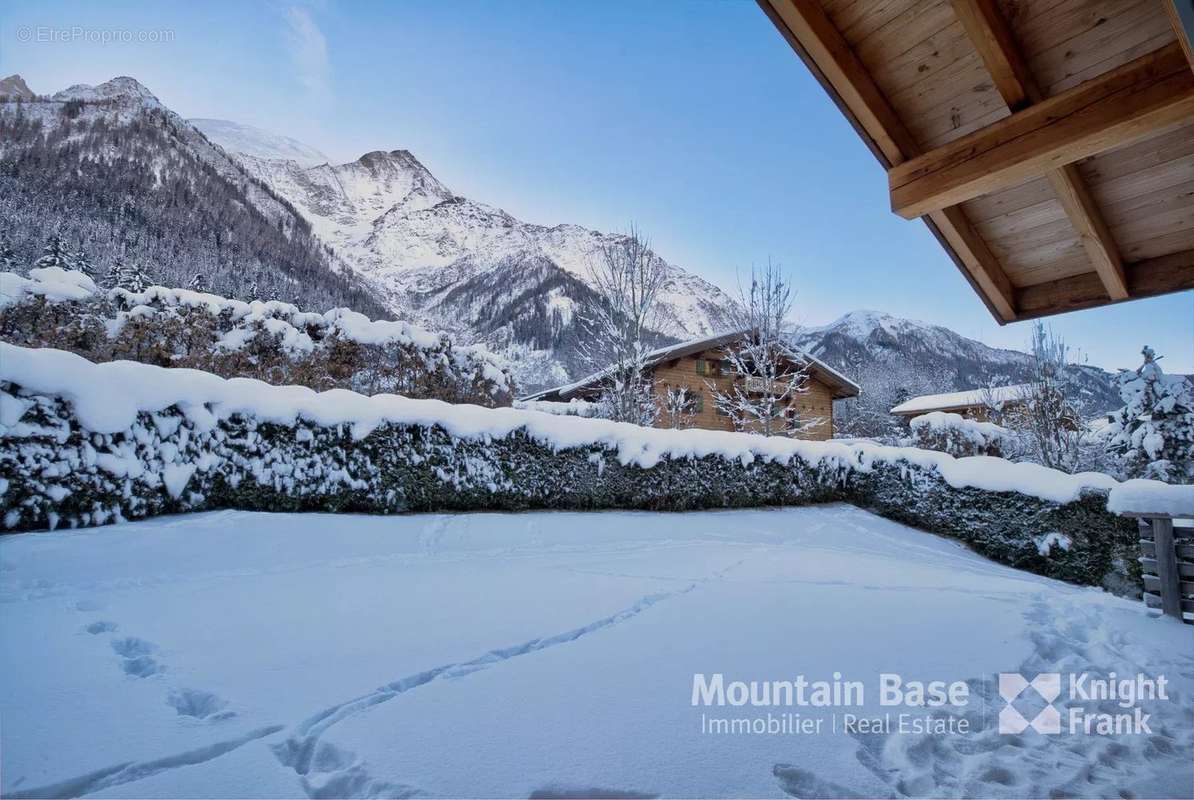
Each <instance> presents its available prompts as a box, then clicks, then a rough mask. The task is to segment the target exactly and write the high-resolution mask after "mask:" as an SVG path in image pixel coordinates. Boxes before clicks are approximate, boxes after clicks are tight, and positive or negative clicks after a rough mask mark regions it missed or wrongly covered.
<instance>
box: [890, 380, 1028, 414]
mask: <svg viewBox="0 0 1194 800" xmlns="http://www.w3.org/2000/svg"><path fill="white" fill-rule="evenodd" d="M1031 390H1032V384H1028V383H1020V384H1016V385H1014V386H995V387H992V388H989V389H965V390H963V391H960V392H946V393H945V394H926V395H921V396H920V397H910V398H908V399H907V400H905V401H904V402H902V403H900V404H899V405H897V406H895V407H894V408H892V409H891V413H892V414H893V415H895V416H897V417H902V418H903V419H905V420H910V419H912V418H913V417H919V416H920V415H921V414H928V413H930V412H932V411H944V412H946V413H949V414H960V415H962V416H963V417H966V418H968V419H975V420H979V421H980V422H992V421H993V420H992V419H991V410H992V407H995V408H998V409H999V411H1001V412H1006V411H1011V410H1012V409H1015V408H1017V407H1022V406H1023V405H1024V401H1025V398H1026V397H1028V394H1029V392H1030V391H1031Z"/></svg>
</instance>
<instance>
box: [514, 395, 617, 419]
mask: <svg viewBox="0 0 1194 800" xmlns="http://www.w3.org/2000/svg"><path fill="white" fill-rule="evenodd" d="M514 407H515V408H519V409H522V410H524V411H542V412H543V413H544V414H558V415H559V416H561V417H596V416H599V414H598V412H599V411H600V410H601V405H600V404H599V403H592V402H589V401H588V400H577V399H576V398H573V399H571V400H569V401H568V402H567V403H558V402H555V401H553V400H515V401H514Z"/></svg>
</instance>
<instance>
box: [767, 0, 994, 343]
mask: <svg viewBox="0 0 1194 800" xmlns="http://www.w3.org/2000/svg"><path fill="white" fill-rule="evenodd" d="M759 3H760V6H761V7H762V8H763V10H764V11H765V12H766V13H767V15H768V16H769V17H771V20H772V22H773V23H775V25H776V27H777V28H779V30H780V32H781V33H783V34H784V36H785V38H786V39H787V40H788V42H789V44H791V45H792V47H793V48H794V49H795V50H796V51H797V53H799V54H800V55H801V57H802V58H803V59H804V61H805V63H806V64H807V65H808V66H809V68H810V69H812V70H813V74H814V75H816V76H817V78H818V80H820V81H821V82H822V85H826V87H827V88H828V89H830V93H831V96H833V97H834V98H835V99H838V100H839V103H840V105H841V106H842V110H843V112H844V113H846V116H847V118H848V119H849V120H850V122H851V123H852V124H853V125H854V127H855V129H856V130H858V131H859V133H860V134H861V135H862V136H863V138H864V139H865V140H866V141H867V143H868V144H869V145H870V146H871V150H872V152H874V153H875V155H876V156H877V157H878V158H879V161H880V163H882V164H883V166H884V167H886V168H888V169H890V168H892V167H895V166H898V165H900V164H903V163H904V162H905V161H907V160H908V159H909V158H914V157H915V156H917V155H918V154H919V153H920V147H919V145H917V143H916V140H915V139H914V138H913V137H912V135H911V134H910V133H909V132H908V130H907V128H905V127H904V124H903V123H902V122H901V121H900V118H899V116H898V115H897V114H896V113H895V111H894V110H892V108H891V106H890V105H889V104H888V102H887V100H886V98H884V96H883V93H882V92H881V91H879V88H878V87H877V86H876V85H875V83H874V81H873V80H871V77H870V75H868V74H867V71H866V69H865V68H864V67H863V65H862V64H861V63H860V62H859V61H858V58H857V57H856V56H855V55H854V53H853V51H852V50H851V49H850V46H849V45H848V44H847V43H846V41H845V40H844V39H843V38H842V36H841V34H840V33H838V31H837V29H836V28H835V27H834V26H833V23H832V22H830V21H829V18H828V17H826V16H825V12H824V10H823V9H822V8H821V6H820V4H819V3H817V2H816V0H786V2H783V3H782V4H778V7H777V6H776V5H773V4H771V3H770V2H768V0H759ZM805 42H807V43H808V45H807V49H806V47H805V45H804V44H803V43H805ZM926 223H927V224H928V225H929V228H930V230H932V231H933V233H934V234H935V235H936V236H937V237H938V238H939V239H942V240H944V241H945V242H946V244H947V246H948V249H949V250H950V252H951V253H953V254H954V255H955V257H956V260H957V261H958V265H959V267H960V268H961V269H962V272H963V274H964V275H965V276H966V277H967V279H968V280H969V281H970V282H971V284H972V285H974V286H975V288H976V289H977V290H978V291H979V294H980V296H981V297H982V298H983V300H984V301H985V302H986V304H987V307H988V308H989V309H990V310H991V312H992V314H994V315H995V317H996V319H998V320H1000V321H1001V322H1010V321H1012V320H1014V319H1015V318H1016V310H1015V304H1014V298H1013V290H1012V285H1011V281H1010V280H1008V277H1007V275H1006V274H1004V272H1003V269H1002V268H1001V267H1000V266H999V262H998V261H997V260H996V259H995V257H994V255H993V254H992V253H991V251H990V248H989V247H987V244H986V242H985V241H983V238H982V237H981V236H979V235H978V233H977V232H975V231H974V228H973V226H972V225H971V224H970V221H969V220H968V219H967V218H966V215H965V213H964V212H963V211H962V210H961V209H959V208H943V209H939V210H935V211H934V212H933V213H931V214H928V215H927V219H926Z"/></svg>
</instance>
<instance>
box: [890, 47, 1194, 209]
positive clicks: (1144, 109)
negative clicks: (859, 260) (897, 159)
mask: <svg viewBox="0 0 1194 800" xmlns="http://www.w3.org/2000/svg"><path fill="white" fill-rule="evenodd" d="M1192 115H1194V71H1191V70H1190V69H1189V67H1188V64H1187V63H1186V60H1185V55H1184V54H1183V53H1182V51H1181V49H1180V47H1179V46H1178V45H1177V43H1172V44H1170V45H1168V46H1166V47H1164V48H1162V49H1160V50H1158V51H1156V52H1154V53H1149V54H1148V55H1146V56H1143V57H1141V58H1139V59H1136V60H1135V61H1132V62H1130V63H1128V64H1125V65H1124V66H1123V67H1120V68H1118V69H1115V70H1112V71H1111V72H1109V73H1106V74H1105V75H1101V76H1099V77H1098V78H1094V79H1092V80H1090V81H1087V82H1086V83H1083V84H1081V85H1080V86H1076V87H1074V88H1073V89H1070V90H1069V91H1066V92H1063V93H1061V94H1059V95H1056V96H1054V97H1050V98H1048V99H1046V100H1043V101H1041V102H1040V103H1037V104H1035V105H1031V106H1029V107H1028V108H1026V109H1024V110H1023V111H1018V112H1016V113H1015V114H1013V115H1011V116H1010V117H1007V118H1006V119H1003V120H1000V121H999V122H996V123H994V124H992V125H988V126H987V127H986V128H983V129H982V130H979V131H975V132H974V133H972V134H969V135H967V136H963V137H962V138H960V139H957V140H955V141H953V142H950V143H949V144H947V145H943V146H941V147H939V148H937V149H936V150H932V151H930V152H928V153H924V154H922V155H920V156H917V157H916V158H914V159H910V160H909V161H906V162H904V163H903V164H899V165H896V166H894V167H892V168H891V169H890V170H889V171H888V177H889V183H890V187H891V198H892V209H893V210H894V211H895V212H896V213H897V214H899V215H900V216H903V217H905V218H908V219H913V218H915V217H918V216H922V215H924V214H926V213H929V212H931V211H936V210H939V209H942V208H946V207H948V206H952V205H957V204H958V203H960V202H964V201H966V200H969V199H972V198H974V197H977V196H979V195H983V194H988V193H990V192H994V191H998V190H1000V189H1005V188H1008V187H1011V186H1015V185H1016V184H1018V183H1021V182H1023V181H1025V180H1028V179H1030V178H1033V177H1036V176H1038V175H1043V174H1044V173H1045V172H1047V171H1048V170H1050V169H1056V168H1060V167H1062V166H1065V165H1066V164H1071V163H1073V162H1075V161H1078V160H1080V159H1083V158H1086V157H1088V156H1092V155H1095V154H1097V153H1100V152H1103V151H1104V150H1109V149H1111V148H1113V147H1118V146H1121V145H1125V144H1130V143H1131V142H1134V141H1136V140H1138V139H1141V138H1143V137H1145V136H1148V135H1150V134H1152V133H1156V132H1157V131H1160V130H1163V129H1165V128H1167V127H1169V126H1172V125H1176V124H1181V123H1183V122H1185V121H1186V120H1187V119H1188V118H1189V117H1190V116H1192Z"/></svg>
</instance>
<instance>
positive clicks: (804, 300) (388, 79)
mask: <svg viewBox="0 0 1194 800" xmlns="http://www.w3.org/2000/svg"><path fill="white" fill-rule="evenodd" d="M75 26H78V28H80V29H84V30H113V29H115V30H127V31H132V32H134V34H135V33H136V32H140V31H160V30H166V31H170V32H172V36H171V38H172V40H171V41H166V42H157V43H138V42H128V43H103V42H88V41H80V40H77V39H75V40H70V41H61V42H48V41H44V38H45V37H44V36H41V38H42V39H43V40H42V41H38V38H39V33H38V31H39V28H46V27H51V28H63V29H68V30H69V29H72V28H74V27H75ZM30 31H31V32H32V36H33V41H29V42H25V41H22V38H23V37H25V36H27V35H28V33H27V32H30ZM68 38H69V37H68ZM13 72H19V73H21V74H22V75H23V76H24V77H25V78H26V80H27V81H28V83H29V84H30V86H31V87H32V88H33V90H34V91H37V92H43V93H48V92H53V91H57V90H58V89H61V88H63V87H65V86H67V85H69V84H72V83H98V82H101V81H104V80H107V79H108V78H111V77H113V76H116V75H132V76H133V77H135V78H137V79H138V80H140V81H141V82H142V83H144V84H145V85H147V86H148V87H149V88H150V89H151V90H152V91H153V92H154V93H155V94H157V95H158V97H160V98H161V99H162V101H163V102H165V103H166V104H167V105H168V106H170V107H171V108H173V109H174V110H175V111H178V112H179V113H180V114H182V115H184V116H188V117H216V118H223V119H232V120H236V121H238V122H245V123H249V124H252V125H257V126H260V127H263V128H267V129H270V130H274V131H277V132H280V133H286V134H288V135H291V136H294V137H295V138H298V139H300V140H303V141H305V142H308V143H309V144H312V145H314V146H316V147H318V148H319V149H321V150H323V151H324V152H325V153H327V154H329V155H330V156H332V157H333V158H336V159H342V160H350V159H353V158H356V157H357V156H359V155H361V154H362V153H364V152H367V151H369V150H379V149H397V148H406V149H409V150H411V151H412V152H414V154H415V155H416V156H417V157H418V158H419V159H420V160H422V161H423V162H424V163H425V164H426V165H427V166H428V167H429V168H430V169H431V170H432V172H434V173H435V175H436V176H437V177H438V178H440V180H442V181H443V182H444V183H445V184H447V185H448V186H449V187H451V188H452V189H453V190H454V191H456V192H457V193H459V194H464V195H467V196H469V197H472V198H474V199H476V200H480V201H483V202H487V203H490V204H493V205H497V206H500V207H502V208H505V209H506V210H508V211H510V212H511V213H513V214H515V215H516V216H519V217H521V218H523V219H527V220H529V221H533V222H539V223H545V224H555V223H559V222H571V223H577V224H581V225H585V226H588V227H593V228H598V229H603V230H616V229H625V228H626V227H627V226H628V225H629V223H631V222H632V221H633V222H635V223H636V224H637V225H638V226H639V227H640V228H642V229H643V230H644V231H646V232H647V233H648V235H649V236H650V237H651V239H652V242H653V244H654V245H655V247H656V249H657V250H658V251H659V252H660V253H661V254H662V255H664V256H665V257H666V258H667V259H668V260H669V261H672V262H674V263H677V264H680V265H682V266H685V267H687V268H689V269H691V270H692V271H694V272H697V273H698V274H700V275H703V276H704V277H706V278H708V279H710V280H713V281H715V282H717V283H719V284H721V285H723V286H725V287H726V288H729V289H731V290H732V289H733V287H734V286H735V285H736V277H735V276H736V274H738V273H739V272H742V271H746V272H749V269H750V266H751V264H752V263H762V262H765V261H766V260H767V259H768V258H772V259H774V260H777V261H779V262H780V263H782V264H783V265H784V266H785V267H787V268H789V269H790V270H791V271H792V273H793V275H794V280H795V284H796V285H797V287H798V289H799V296H798V299H797V311H798V316H799V318H800V320H801V321H802V322H804V323H807V324H821V323H824V322H828V321H830V320H832V319H833V318H835V317H836V316H838V315H840V314H841V313H844V312H845V311H848V310H851V309H855V308H874V309H879V310H882V311H887V312H890V313H892V314H896V315H899V316H905V317H911V318H914V319H922V320H926V321H929V322H934V323H939V324H943V325H947V326H949V327H951V328H953V329H955V330H957V331H959V332H960V333H963V334H965V335H967V336H970V337H973V338H976V339H980V340H982V341H984V342H987V343H988V344H993V345H998V346H1005V347H1016V348H1021V349H1022V348H1023V347H1024V346H1025V343H1026V342H1027V340H1028V337H1029V330H1028V325H1027V324H1026V323H1021V324H1016V325H1009V326H1006V327H1002V328H1001V327H999V326H998V325H996V324H995V322H994V321H993V320H992V318H991V316H990V314H989V313H988V312H987V310H986V309H985V307H984V306H983V305H982V303H981V302H980V301H979V299H978V298H977V296H976V295H975V294H974V293H973V291H972V290H971V289H970V288H969V286H968V285H967V284H966V282H965V280H964V279H963V278H962V276H961V275H960V274H959V273H958V271H957V269H956V268H955V267H954V266H953V264H952V262H950V261H949V259H948V257H947V256H946V255H945V253H944V251H942V250H941V248H940V247H939V246H938V245H937V244H936V241H935V240H934V239H933V238H932V236H931V235H930V234H929V233H928V231H927V229H926V228H925V227H924V226H923V225H922V224H921V223H920V222H905V221H903V220H901V219H899V218H897V217H896V216H894V215H893V214H892V213H891V212H890V211H889V208H888V199H887V190H886V180H885V176H884V173H883V170H882V169H881V168H880V166H879V164H878V163H877V162H876V161H875V160H874V158H873V157H872V156H871V154H870V152H869V151H867V149H866V148H865V146H864V145H863V144H862V142H861V141H860V140H859V139H858V137H857V136H856V135H855V134H854V132H853V130H852V129H851V128H850V127H849V125H848V124H847V123H846V121H845V119H844V118H843V117H842V116H841V114H840V113H839V112H838V111H837V109H836V108H835V107H834V106H833V104H832V103H831V102H830V100H829V99H828V98H827V97H826V96H825V94H824V92H823V91H822V90H821V88H820V87H819V86H818V85H817V84H816V82H815V81H814V80H813V79H812V77H811V76H810V75H809V74H808V72H807V71H806V70H805V69H804V67H803V66H802V65H801V64H800V62H799V60H798V59H797V58H796V57H795V55H794V54H793V53H792V52H791V50H790V49H789V48H788V46H787V44H786V43H785V42H784V41H783V40H782V39H781V38H780V36H779V35H778V34H777V33H776V32H775V30H774V28H773V27H772V26H771V23H770V21H768V20H767V18H766V17H765V16H764V15H763V13H762V12H761V11H760V10H759V9H758V7H757V6H756V5H755V4H754V3H753V2H751V1H750V0H717V1H716V2H715V1H713V0H673V1H672V2H661V1H658V0H657V1H656V2H648V1H646V0H634V1H632V0H603V2H599V3H580V2H556V1H554V0H552V1H544V0H519V1H518V2H514V0H488V1H487V2H481V1H480V0H448V1H447V2H436V1H435V0H404V1H403V2H366V1H365V0H360V1H358V2H333V1H332V0H327V1H326V2H319V3H308V4H300V5H295V4H291V3H282V2H261V3H245V2H240V3H234V2H229V3H218V2H204V3H196V2H187V3H170V2H146V3H135V2H112V1H111V0H109V2H104V3H102V4H100V3H82V2H53V1H52V0H40V1H39V2H13V0H8V1H7V2H5V3H3V4H2V5H0V75H7V74H9V73H13ZM1051 324H1053V326H1054V327H1055V328H1056V329H1057V330H1058V331H1059V332H1060V333H1061V334H1062V335H1063V336H1064V337H1065V338H1066V339H1067V341H1068V342H1069V343H1070V344H1071V345H1073V346H1075V347H1077V348H1080V349H1081V350H1082V351H1083V352H1084V353H1085V354H1086V356H1087V358H1088V359H1089V361H1090V362H1091V363H1094V364H1098V365H1100V366H1105V367H1108V368H1115V367H1135V366H1136V365H1137V364H1138V363H1139V360H1140V359H1139V351H1140V346H1141V345H1142V344H1144V343H1146V342H1147V343H1149V344H1151V345H1153V346H1154V347H1155V348H1156V349H1157V350H1158V352H1161V353H1164V354H1165V355H1166V359H1165V361H1164V362H1162V363H1163V364H1164V365H1165V366H1166V367H1167V368H1168V369H1169V370H1170V371H1182V372H1194V294H1191V293H1189V292H1187V293H1185V294H1181V295H1173V296H1169V297H1166V298H1157V299H1153V300H1145V301H1138V302H1134V303H1129V304H1126V305H1122V306H1118V307H1114V308H1106V309H1100V310H1094V311H1085V312H1079V313H1076V314H1068V315H1064V316H1061V317H1054V318H1052V320H1051Z"/></svg>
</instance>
